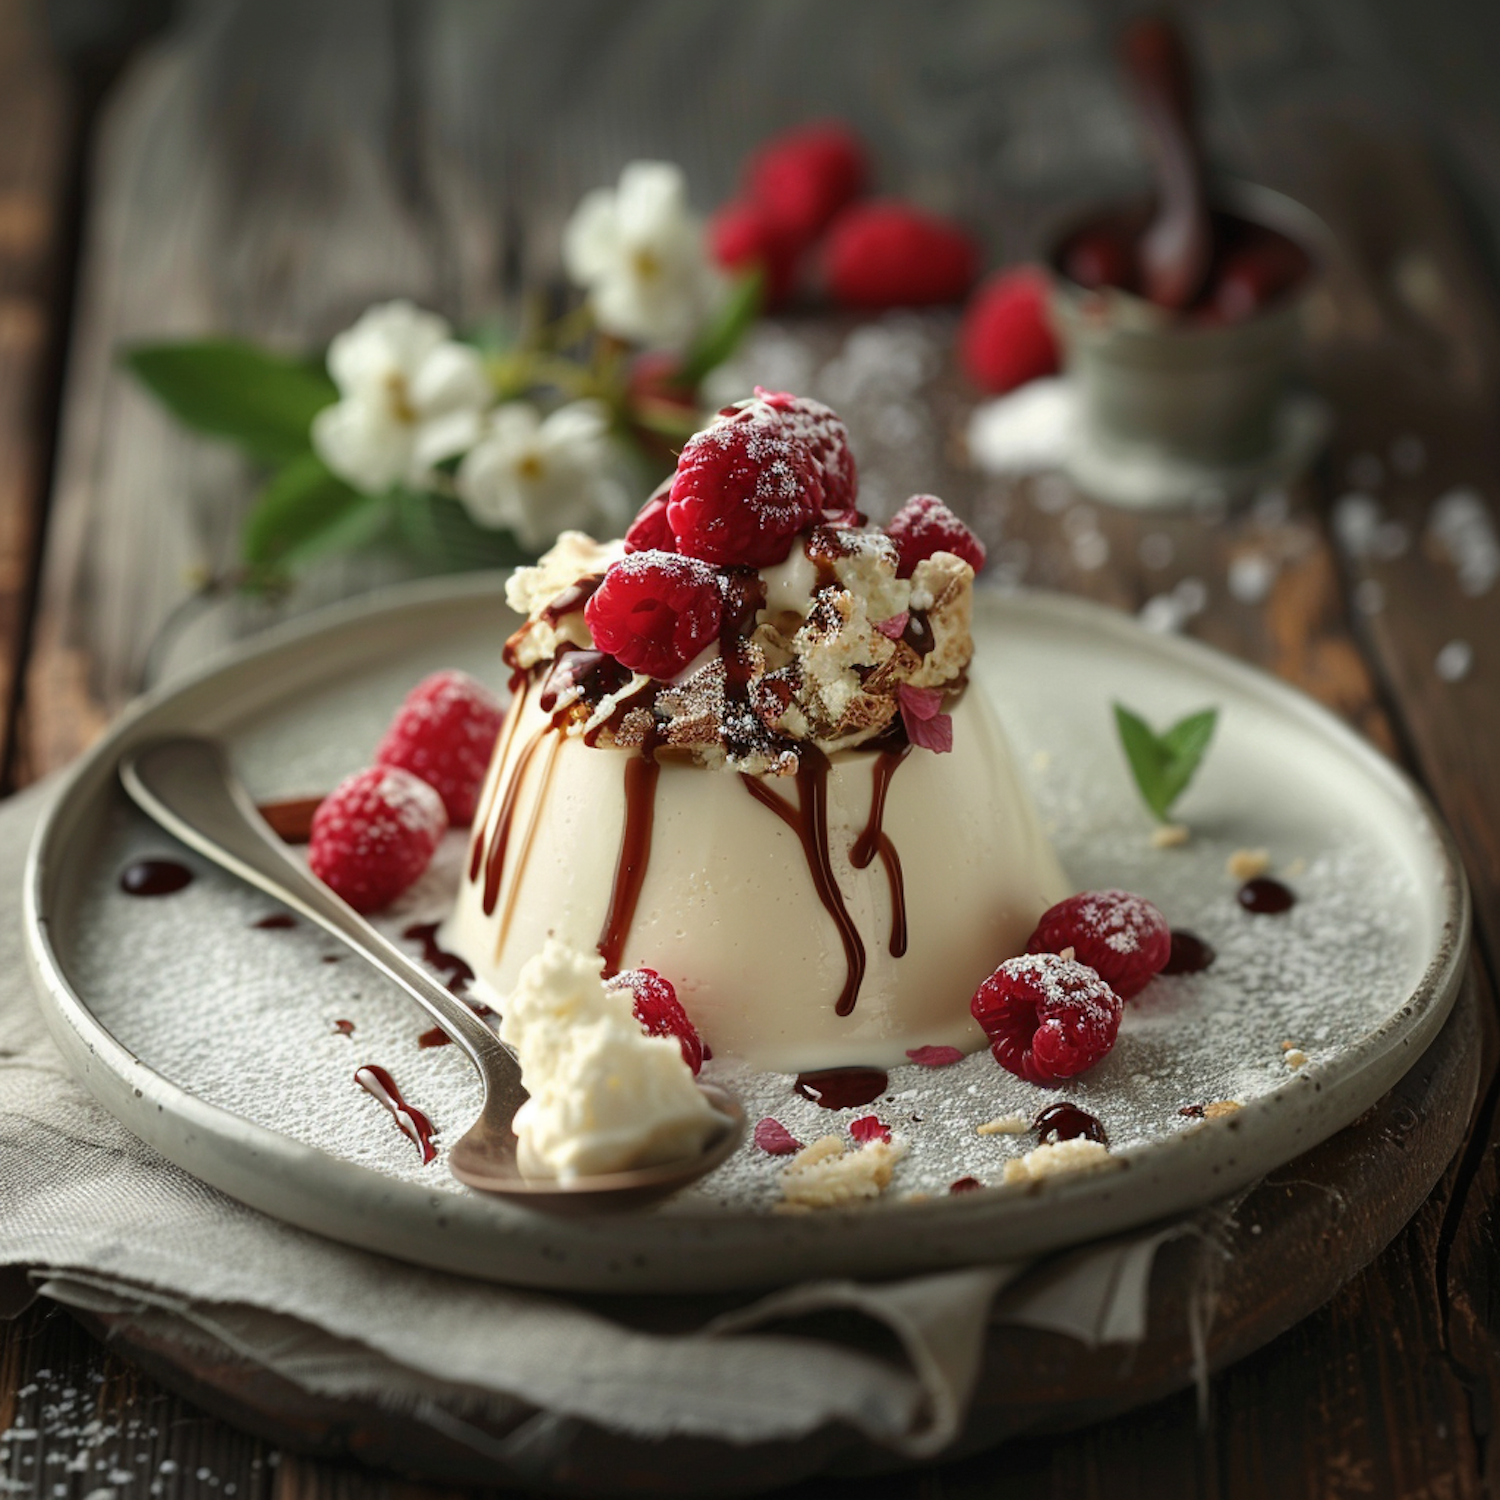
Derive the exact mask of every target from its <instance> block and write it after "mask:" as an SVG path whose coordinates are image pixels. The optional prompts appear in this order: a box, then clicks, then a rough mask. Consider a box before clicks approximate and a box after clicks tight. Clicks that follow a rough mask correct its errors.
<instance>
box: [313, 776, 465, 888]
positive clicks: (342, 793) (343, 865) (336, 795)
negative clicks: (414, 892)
mask: <svg viewBox="0 0 1500 1500" xmlns="http://www.w3.org/2000/svg"><path fill="white" fill-rule="evenodd" d="M447 827H448V815H447V814H446V813H445V812H444V811H443V800H442V798H441V797H439V796H438V794H437V793H436V792H435V791H433V789H432V788H431V787H430V786H428V785H427V783H426V782H425V781H423V780H421V779H420V778H419V777H416V776H413V775H412V773H411V772H410V771H403V770H402V769H401V768H400V767H399V766H369V767H367V768H366V769H365V770H363V771H356V772H355V773H354V775H352V776H350V777H348V778H346V779H345V780H343V781H341V782H340V783H339V784H338V785H337V786H336V787H334V789H333V790H332V791H331V792H330V793H329V794H328V795H327V796H326V797H325V798H324V799H323V801H322V802H321V803H320V804H319V805H318V810H317V812H315V813H314V814H313V821H312V837H311V839H310V840H309V842H308V851H307V863H308V866H309V867H310V868H311V870H312V872H313V874H314V875H316V876H317V877H318V879H319V880H321V881H322V882H323V883H324V884H325V885H327V886H329V887H330V888H331V889H332V890H334V891H335V892H337V893H338V894H339V895H340V896H342V897H343V898H344V900H345V901H347V902H348V903H349V905H350V906H352V907H353V908H354V909H355V911H378V910H379V909H380V908H381V907H382V906H386V905H389V903H390V902H392V901H394V900H395V899H396V897H397V896H399V895H400V894H401V892H402V891H404V890H405V889H406V888H407V886H409V885H410V884H411V883H412V882H413V881H414V880H416V878H417V877H418V876H419V875H420V874H421V873H422V871H423V870H425V869H426V868H427V865H428V863H429V861H430V860H431V859H432V851H433V850H434V849H436V848H437V846H438V840H439V839H441V838H442V836H443V834H444V832H445V831H446V829H447Z"/></svg>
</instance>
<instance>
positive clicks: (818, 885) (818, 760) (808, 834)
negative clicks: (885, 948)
mask: <svg viewBox="0 0 1500 1500" xmlns="http://www.w3.org/2000/svg"><path fill="white" fill-rule="evenodd" d="M740 780H741V781H743V782H744V784H745V788H746V790H747V791H748V792H749V793H750V795H751V796H752V797H754V798H755V800H756V801H757V802H760V803H762V804H763V805H765V806H766V807H769V808H770V809H771V811H772V812H774V813H775V814H776V816H777V817H779V818H780V819H781V820H782V822H783V823H785V824H786V825H787V827H788V828H790V829H791V830H792V832H793V833H795V834H796V835H797V837H798V838H799V839H801V840H802V849H803V853H804V854H806V856H807V868H808V871H809V873H810V874H811V875H812V879H813V886H814V888H815V889H816V890H817V893H818V899H819V900H820V901H821V902H822V903H823V907H824V910H825V911H827V913H828V915H829V916H830V917H832V918H833V923H834V926H835V927H837V928H838V930H839V939H840V941H841V942H842V943H843V945H844V987H843V989H842V990H840V991H839V998H838V1002H837V1004H835V1006H834V1007H833V1009H834V1014H835V1015H840V1016H847V1015H848V1014H849V1013H850V1012H851V1011H852V1010H853V1009H854V1002H855V1001H856V1000H858V999H859V987H860V985H861V984H863V983H864V978H865V944H864V939H863V938H861V937H860V935H859V928H857V927H856V926H855V925H854V919H853V918H852V917H851V916H850V915H849V908H848V907H847V906H845V905H844V896H843V892H842V891H840V890H839V888H838V882H837V881H836V880H834V878H833V861H832V859H831V858H830V855H829V849H828V757H827V756H826V755H824V754H823V752H822V751H821V750H819V749H818V747H817V746H816V745H811V744H809V745H804V746H803V747H802V755H801V759H800V762H799V764H798V767H797V805H796V807H793V806H792V804H791V803H790V802H788V801H786V799H785V798H783V797H781V796H780V795H778V794H777V793H776V792H773V791H772V790H771V788H770V787H768V786H767V785H766V784H765V782H763V781H761V780H760V779H759V778H758V777H755V776H746V775H744V774H743V773H741V775H740Z"/></svg>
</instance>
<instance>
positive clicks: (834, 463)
mask: <svg viewBox="0 0 1500 1500" xmlns="http://www.w3.org/2000/svg"><path fill="white" fill-rule="evenodd" d="M755 394H756V395H757V396H758V397H759V398H760V399H761V400H762V401H764V402H765V403H766V405H767V406H770V407H774V408H775V409H776V410H777V411H779V412H780V413H781V414H782V415H783V416H784V417H786V418H787V419H788V420H789V421H790V422H791V423H792V424H793V426H794V428H795V429H796V432H797V435H798V436H799V437H801V438H802V439H803V440H804V441H805V442H806V443H807V445H808V447H809V448H810V449H811V450H812V454H813V457H814V459H816V461H817V464H818V469H819V477H820V478H821V479H822V481H823V519H824V520H826V521H830V522H836V523H839V524H843V525H847V526H855V525H858V524H859V520H858V514H859V513H858V512H857V511H856V510H855V508H854V497H855V496H856V494H858V492H859V477H858V475H857V474H856V473H855V471H854V454H853V452H852V451H851V450H850V447H849V429H848V428H847V427H845V426H844V422H843V418H842V417H840V416H839V414H838V413H837V412H836V411H834V409H833V408H832V407H831V406H824V405H823V403H822V402H821V401H814V400H813V399H812V397H811V396H792V395H789V394H788V393H787V392H785V391H767V390H763V389H762V388H761V387H760V386H756V388H755Z"/></svg>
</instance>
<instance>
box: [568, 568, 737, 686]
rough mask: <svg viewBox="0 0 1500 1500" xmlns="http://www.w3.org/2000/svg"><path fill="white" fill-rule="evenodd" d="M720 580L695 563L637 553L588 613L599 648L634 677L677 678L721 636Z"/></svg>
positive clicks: (597, 594) (614, 572)
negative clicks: (703, 650)
mask: <svg viewBox="0 0 1500 1500" xmlns="http://www.w3.org/2000/svg"><path fill="white" fill-rule="evenodd" d="M723 607H724V606H723V599H722V597H721V595H720V593H719V575H718V574H717V573H715V572H714V570H713V569H712V568H711V567H709V566H708V564H707V563H705V562H699V561H698V559H697V558H693V557H675V556H673V554H672V553H670V552H632V553H631V554H630V555H629V556H628V557H623V558H621V559H620V561H619V562H617V563H614V564H613V565H612V566H611V567H610V569H609V571H608V572H606V573H605V575H604V582H603V583H601V584H600V585H599V587H598V588H597V589H596V590H595V591H594V594H593V596H592V597H591V598H590V599H589V602H588V603H587V604H585V605H584V607H583V617H584V619H585V620H586V621H587V622H588V627H589V631H590V633H591V634H592V635H593V637H594V644H595V645H596V646H597V647H598V648H599V649H600V650H601V651H604V652H607V653H608V654H609V655H610V656H612V657H614V659H615V660H616V661H617V662H619V663H620V665H621V666H624V667H629V668H630V670H631V671H632V672H644V673H645V674H646V676H648V677H657V678H663V679H665V678H669V677H675V676H676V675H677V673H678V672H680V671H681V670H682V669H683V668H684V667H685V666H686V665H687V664H688V663H689V662H690V661H691V660H692V659H693V658H694V657H695V656H696V655H697V654H698V653H699V652H700V651H701V650H702V649H703V648H704V647H705V646H706V645H708V643H709V642H710V641H711V640H713V638H714V636H715V635H716V634H717V633H718V630H719V619H720V616H721V615H722V613H723Z"/></svg>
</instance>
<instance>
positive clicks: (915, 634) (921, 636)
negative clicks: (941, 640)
mask: <svg viewBox="0 0 1500 1500" xmlns="http://www.w3.org/2000/svg"><path fill="white" fill-rule="evenodd" d="M901 639H902V640H903V641H904V642H905V643H906V644H907V645H908V646H910V647H911V649H912V650H913V651H915V652H916V653H917V655H918V656H927V655H929V654H930V653H931V651H932V648H933V646H934V645H936V644H937V641H936V638H935V637H934V636H933V633H932V626H931V625H929V624H928V623H927V612H926V610H921V609H914V610H912V612H911V613H910V614H909V615H908V616H907V617H906V629H905V630H903V631H902V632H901Z"/></svg>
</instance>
